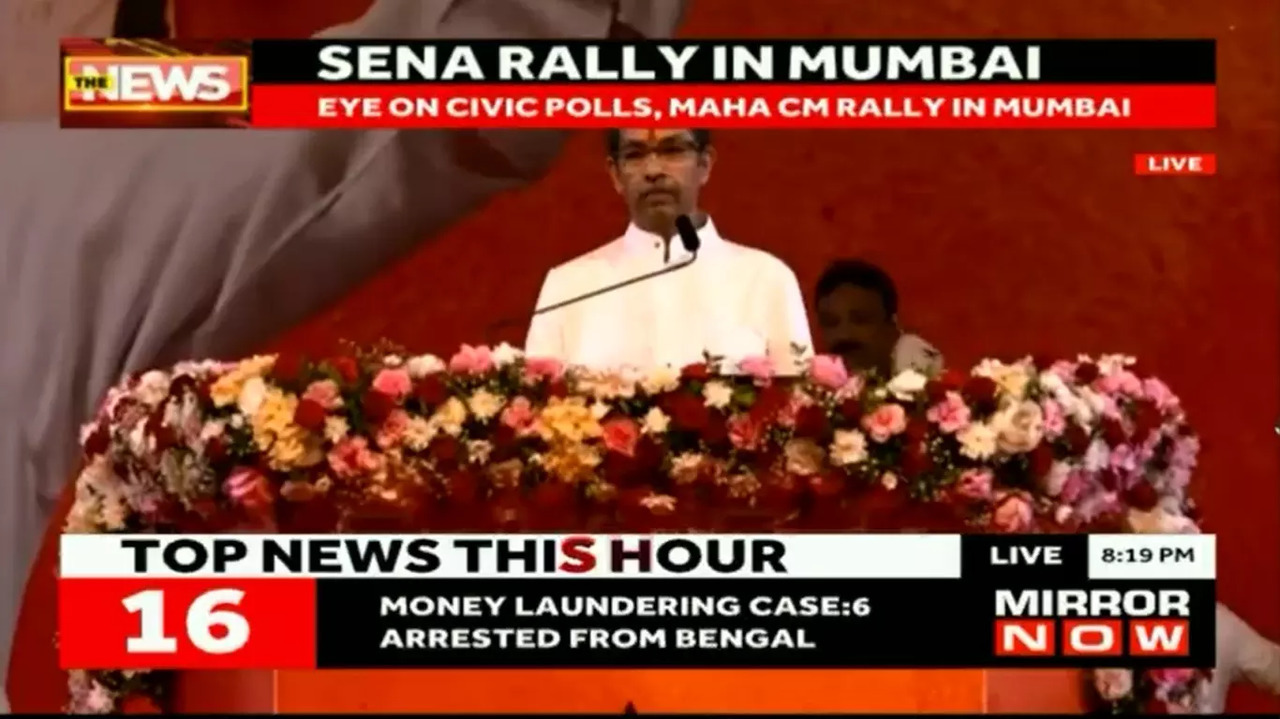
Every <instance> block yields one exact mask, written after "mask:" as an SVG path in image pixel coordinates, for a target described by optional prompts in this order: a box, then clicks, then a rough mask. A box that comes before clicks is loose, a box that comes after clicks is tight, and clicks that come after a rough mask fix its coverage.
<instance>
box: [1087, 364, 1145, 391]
mask: <svg viewBox="0 0 1280 719" xmlns="http://www.w3.org/2000/svg"><path fill="white" fill-rule="evenodd" d="M1095 387H1096V388H1097V390H1098V391H1099V392H1104V393H1106V394H1112V395H1114V394H1122V395H1125V396H1127V397H1138V396H1140V395H1141V394H1142V380H1140V379H1138V377H1137V375H1135V374H1134V373H1132V372H1130V371H1129V370H1123V369H1122V370H1117V371H1115V372H1112V373H1111V374H1109V375H1106V376H1104V377H1099V378H1098V381H1097V383H1096V384H1095Z"/></svg>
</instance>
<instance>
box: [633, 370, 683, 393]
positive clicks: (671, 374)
mask: <svg viewBox="0 0 1280 719" xmlns="http://www.w3.org/2000/svg"><path fill="white" fill-rule="evenodd" d="M679 386H680V370H679V369H678V368H676V367H672V366H671V365H661V366H659V367H654V368H652V369H650V370H649V371H648V372H647V373H646V374H645V376H644V377H642V378H641V379H640V387H641V388H642V389H644V391H645V392H647V393H648V394H662V393H663V392H670V391H672V390H674V389H676V388H677V387H679Z"/></svg>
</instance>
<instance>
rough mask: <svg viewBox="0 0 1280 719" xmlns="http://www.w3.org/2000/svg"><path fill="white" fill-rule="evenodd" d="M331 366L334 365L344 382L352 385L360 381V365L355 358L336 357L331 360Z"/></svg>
mask: <svg viewBox="0 0 1280 719" xmlns="http://www.w3.org/2000/svg"><path fill="white" fill-rule="evenodd" d="M329 364H331V365H333V370H334V371H335V372H337V373H338V376H339V377H341V378H342V381H343V382H347V383H351V382H355V381H356V380H358V379H360V365H359V364H358V363H357V362H356V360H355V358H354V357H335V358H333V359H332V360H329Z"/></svg>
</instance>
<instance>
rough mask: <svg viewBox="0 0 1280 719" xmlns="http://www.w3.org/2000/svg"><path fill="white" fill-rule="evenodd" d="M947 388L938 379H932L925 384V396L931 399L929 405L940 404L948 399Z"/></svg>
mask: <svg viewBox="0 0 1280 719" xmlns="http://www.w3.org/2000/svg"><path fill="white" fill-rule="evenodd" d="M949 391H951V390H949V389H947V386H946V385H944V384H943V383H941V382H939V381H938V380H936V379H931V380H929V381H928V382H925V383H924V396H925V397H927V398H929V404H938V403H939V402H941V401H942V400H944V399H946V398H947V392H949Z"/></svg>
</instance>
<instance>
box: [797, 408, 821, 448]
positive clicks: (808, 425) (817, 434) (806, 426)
mask: <svg viewBox="0 0 1280 719" xmlns="http://www.w3.org/2000/svg"><path fill="white" fill-rule="evenodd" d="M826 433H827V413H826V411H825V410H823V409H822V408H821V407H819V406H818V405H815V404H811V405H806V406H804V407H801V408H800V411H799V412H796V421H795V434H796V436H797V437H805V438H808V439H821V438H822V437H823V436H825V435H826Z"/></svg>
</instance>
